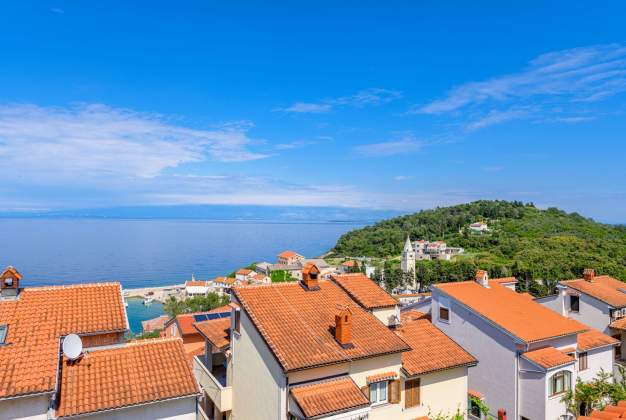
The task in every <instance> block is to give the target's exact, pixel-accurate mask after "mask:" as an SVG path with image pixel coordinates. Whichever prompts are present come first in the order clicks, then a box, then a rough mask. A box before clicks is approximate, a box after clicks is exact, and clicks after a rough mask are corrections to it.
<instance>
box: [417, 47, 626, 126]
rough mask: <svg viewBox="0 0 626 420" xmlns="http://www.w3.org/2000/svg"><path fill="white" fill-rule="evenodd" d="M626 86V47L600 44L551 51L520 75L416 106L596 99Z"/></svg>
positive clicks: (439, 109)
mask: <svg viewBox="0 0 626 420" xmlns="http://www.w3.org/2000/svg"><path fill="white" fill-rule="evenodd" d="M624 90H626V46H624V45H621V44H609V45H595V46H590V47H583V48H574V49H569V50H562V51H556V52H550V53H547V54H543V55H540V56H539V57H537V58H535V59H534V60H532V61H531V62H530V63H529V64H528V66H527V67H526V68H525V69H523V70H522V71H520V72H518V73H512V74H508V75H505V76H501V77H496V78H493V79H490V80H486V81H482V82H470V83H466V84H463V85H460V86H457V87H456V88H454V89H452V90H451V91H450V92H449V93H448V95H447V96H446V97H445V98H442V99H438V100H435V101H433V102H430V103H428V104H426V105H424V106H421V107H418V108H415V109H414V110H413V112H415V113H425V114H441V113H447V112H452V111H456V110H459V109H461V108H464V107H467V106H473V105H479V104H484V103H487V102H505V101H515V100H520V99H526V98H529V97H555V96H558V97H564V98H566V99H568V100H570V101H596V100H600V99H603V98H606V97H608V96H611V95H614V94H616V93H619V92H623V91H624Z"/></svg>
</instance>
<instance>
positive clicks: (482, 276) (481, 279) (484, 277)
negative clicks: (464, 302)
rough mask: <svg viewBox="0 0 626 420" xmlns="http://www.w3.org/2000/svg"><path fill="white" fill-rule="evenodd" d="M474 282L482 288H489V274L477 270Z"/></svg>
mask: <svg viewBox="0 0 626 420" xmlns="http://www.w3.org/2000/svg"><path fill="white" fill-rule="evenodd" d="M474 280H475V281H476V283H478V284H480V285H481V286H482V287H486V288H489V274H488V273H487V272H486V271H485V270H478V271H477V272H476V277H475V278H474Z"/></svg>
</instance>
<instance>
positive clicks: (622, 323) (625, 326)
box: [609, 317, 626, 330]
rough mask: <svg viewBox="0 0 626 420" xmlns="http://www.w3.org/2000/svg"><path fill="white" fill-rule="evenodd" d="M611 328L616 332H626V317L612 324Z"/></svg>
mask: <svg viewBox="0 0 626 420" xmlns="http://www.w3.org/2000/svg"><path fill="white" fill-rule="evenodd" d="M609 327H611V328H615V329H616V330H626V317H624V318H620V319H617V320H615V321H613V322H611V323H610V324H609Z"/></svg>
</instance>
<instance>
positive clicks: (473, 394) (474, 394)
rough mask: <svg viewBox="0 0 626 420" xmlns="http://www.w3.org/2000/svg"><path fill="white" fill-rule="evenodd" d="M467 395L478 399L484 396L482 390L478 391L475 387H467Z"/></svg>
mask: <svg viewBox="0 0 626 420" xmlns="http://www.w3.org/2000/svg"><path fill="white" fill-rule="evenodd" d="M467 395H469V396H470V397H474V398H478V399H479V400H482V399H483V398H485V396H484V395H483V394H482V392H478V391H476V390H475V389H468V390H467Z"/></svg>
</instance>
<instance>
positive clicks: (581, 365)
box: [578, 352, 589, 370]
mask: <svg viewBox="0 0 626 420" xmlns="http://www.w3.org/2000/svg"><path fill="white" fill-rule="evenodd" d="M588 367H589V366H588V365H587V352H585V353H580V354H579V355H578V370H585V369H587V368H588Z"/></svg>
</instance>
